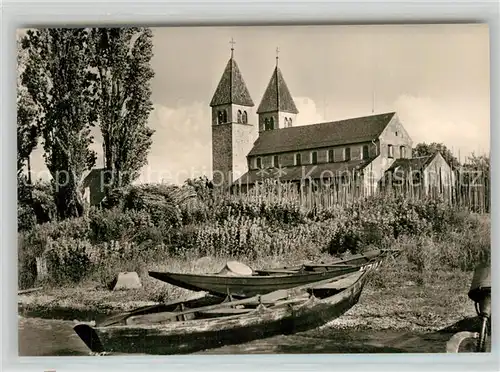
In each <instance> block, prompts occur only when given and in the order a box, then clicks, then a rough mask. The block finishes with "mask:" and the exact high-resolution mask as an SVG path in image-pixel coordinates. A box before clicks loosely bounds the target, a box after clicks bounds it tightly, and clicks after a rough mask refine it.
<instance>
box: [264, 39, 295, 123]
mask: <svg viewBox="0 0 500 372" xmlns="http://www.w3.org/2000/svg"><path fill="white" fill-rule="evenodd" d="M278 53H279V49H278V48H276V67H275V68H274V71H273V74H272V75H271V80H269V84H268V85H267V88H266V91H265V92H264V95H263V96H262V101H261V102H260V105H259V108H258V109H257V113H258V114H262V113H266V112H275V111H281V112H288V113H290V114H298V113H299V110H297V106H295V102H294V101H293V98H292V95H291V94H290V90H289V89H288V86H287V85H286V82H285V79H284V78H283V74H282V73H281V70H280V68H279V67H278Z"/></svg>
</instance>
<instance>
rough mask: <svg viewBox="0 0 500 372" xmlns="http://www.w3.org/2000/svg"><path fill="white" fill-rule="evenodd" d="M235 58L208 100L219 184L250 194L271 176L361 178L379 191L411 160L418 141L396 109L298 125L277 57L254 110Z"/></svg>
mask: <svg viewBox="0 0 500 372" xmlns="http://www.w3.org/2000/svg"><path fill="white" fill-rule="evenodd" d="M233 54H234V53H233V48H231V57H230V59H229V61H228V63H227V65H226V68H225V70H224V72H223V74H222V77H221V79H220V82H219V84H218V86H217V89H216V91H215V94H214V96H213V98H212V101H211V103H210V106H211V108H212V165H213V182H214V185H216V186H222V187H224V188H230V187H231V186H233V187H234V186H236V187H239V188H240V189H242V190H245V189H248V188H250V187H252V185H255V184H256V183H258V182H262V181H264V180H266V179H276V180H279V181H282V182H294V183H295V182H296V183H298V184H301V183H302V182H305V181H306V182H307V181H311V180H315V181H318V180H319V181H322V180H326V179H329V180H332V179H338V178H341V177H344V176H346V175H348V174H356V177H358V181H359V182H361V183H360V185H362V186H363V187H365V188H366V190H376V189H377V185H378V184H379V182H380V180H382V179H383V176H384V173H385V172H386V171H387V170H388V169H389V168H390V167H391V165H392V164H393V162H394V161H395V160H396V159H401V160H403V159H411V157H412V145H413V142H412V139H411V138H410V136H409V135H408V133H407V131H406V130H405V128H404V127H403V124H402V123H401V121H400V120H399V118H398V116H397V114H396V113H395V112H388V113H382V114H376V115H369V116H364V117H356V118H350V119H345V120H339V121H331V122H324V123H317V124H310V125H301V126H298V125H296V123H297V115H298V113H299V112H298V110H297V107H296V105H295V102H294V100H293V98H292V95H291V93H290V90H289V88H288V86H287V84H286V82H285V79H284V77H283V74H282V72H281V70H280V68H279V66H278V57H276V65H275V67H274V70H273V72H272V74H271V78H270V80H269V83H268V85H267V88H266V90H265V92H264V95H263V97H262V99H261V101H260V104H259V106H258V108H257V110H255V104H254V101H253V100H252V98H251V95H250V92H249V91H248V88H247V86H246V84H245V81H244V79H243V75H242V73H241V71H240V70H239V67H238V64H237V63H236V60H235V59H234V55H233Z"/></svg>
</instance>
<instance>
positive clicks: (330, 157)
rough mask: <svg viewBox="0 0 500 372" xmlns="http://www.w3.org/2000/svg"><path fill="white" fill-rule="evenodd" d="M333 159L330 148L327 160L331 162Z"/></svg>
mask: <svg viewBox="0 0 500 372" xmlns="http://www.w3.org/2000/svg"><path fill="white" fill-rule="evenodd" d="M333 161H334V160H333V150H332V149H330V150H328V162H329V163H333Z"/></svg>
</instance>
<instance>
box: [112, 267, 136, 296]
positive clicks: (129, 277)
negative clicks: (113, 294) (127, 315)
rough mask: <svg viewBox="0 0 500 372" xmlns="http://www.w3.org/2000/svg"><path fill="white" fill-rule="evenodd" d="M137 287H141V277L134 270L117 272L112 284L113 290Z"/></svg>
mask: <svg viewBox="0 0 500 372" xmlns="http://www.w3.org/2000/svg"><path fill="white" fill-rule="evenodd" d="M139 288H142V284H141V279H140V278H139V275H138V274H137V273H136V272H135V271H132V272H121V273H118V275H117V276H116V283H115V284H114V286H113V290H114V291H118V290H127V289H139Z"/></svg>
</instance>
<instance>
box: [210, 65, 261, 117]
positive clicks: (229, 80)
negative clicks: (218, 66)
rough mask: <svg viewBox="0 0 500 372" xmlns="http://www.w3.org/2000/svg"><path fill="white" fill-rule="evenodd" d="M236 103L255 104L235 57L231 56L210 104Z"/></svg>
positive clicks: (243, 104)
mask: <svg viewBox="0 0 500 372" xmlns="http://www.w3.org/2000/svg"><path fill="white" fill-rule="evenodd" d="M227 104H236V105H241V106H248V107H252V106H254V103H253V100H252V97H250V93H249V92H248V88H247V86H246V84H245V81H244V80H243V76H242V75H241V72H240V69H239V68H238V64H237V63H236V61H235V59H234V58H233V57H232V56H231V58H230V59H229V61H228V62H227V65H226V68H225V69H224V72H223V74H222V77H221V79H220V81H219V85H218V86H217V89H216V90H215V93H214V96H213V98H212V101H211V102H210V106H212V107H213V106H218V105H227Z"/></svg>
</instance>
